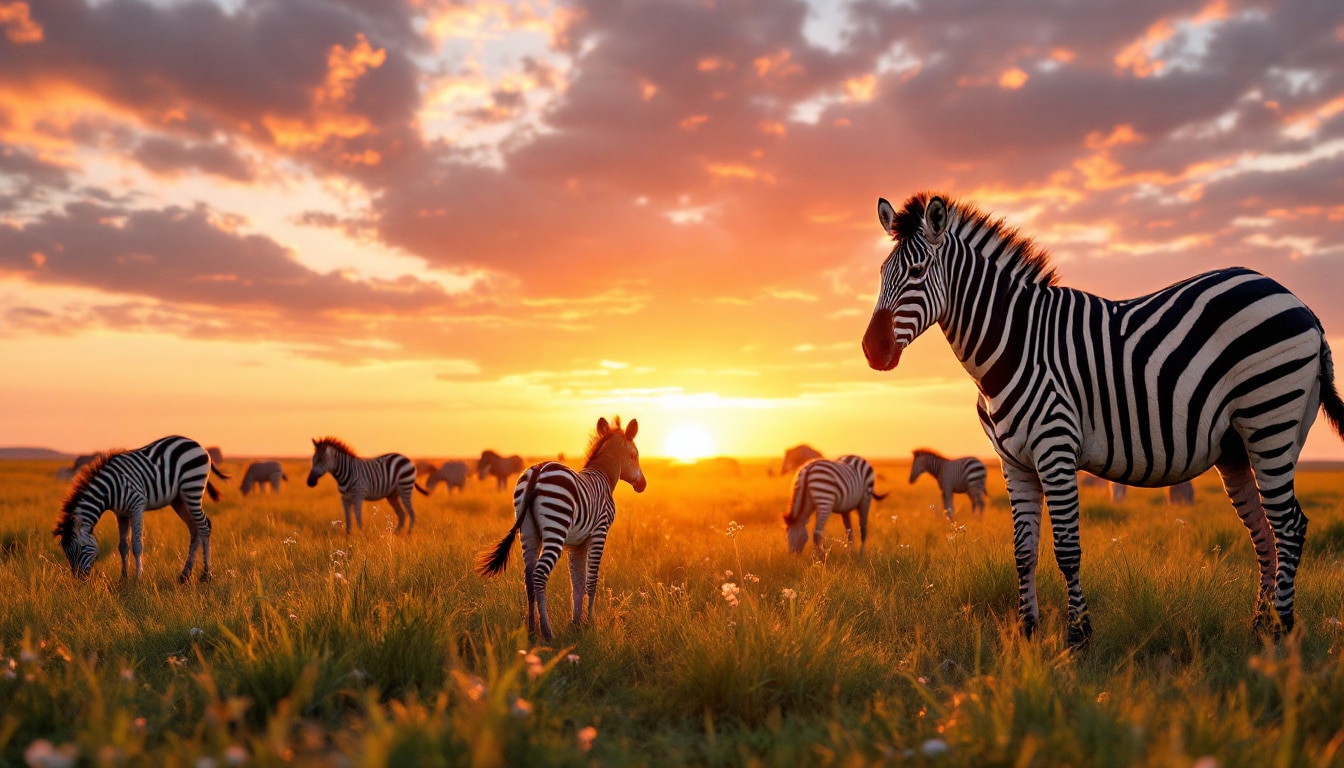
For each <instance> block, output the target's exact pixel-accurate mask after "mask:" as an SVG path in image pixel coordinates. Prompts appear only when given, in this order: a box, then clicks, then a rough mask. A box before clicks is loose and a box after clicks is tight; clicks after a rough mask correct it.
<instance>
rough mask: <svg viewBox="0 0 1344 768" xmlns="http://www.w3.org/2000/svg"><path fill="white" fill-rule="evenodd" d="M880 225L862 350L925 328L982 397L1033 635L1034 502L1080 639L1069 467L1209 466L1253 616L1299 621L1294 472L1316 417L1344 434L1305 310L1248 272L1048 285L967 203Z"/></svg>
mask: <svg viewBox="0 0 1344 768" xmlns="http://www.w3.org/2000/svg"><path fill="white" fill-rule="evenodd" d="M878 218H879V220H880V222H881V224H882V226H883V228H884V229H885V230H886V231H887V232H888V233H890V234H892V235H893V236H894V237H895V239H896V241H897V242H896V245H895V247H894V248H893V250H892V252H891V254H890V255H889V256H888V257H887V260H886V261H885V263H884V264H883V266H882V274H881V278H882V279H881V286H880V290H879V293H878V299H877V306H876V308H875V310H874V313H873V318H872V321H871V322H870V324H869V326H868V330H867V332H866V333H865V334H864V339H863V349H864V353H865V355H866V356H867V358H868V363H869V365H870V366H872V367H873V368H876V369H879V370H891V369H892V368H895V367H896V364H897V363H898V362H899V361H900V355H901V351H902V350H903V349H904V348H905V347H906V346H907V345H908V344H910V342H912V341H913V340H914V339H915V337H916V336H918V335H919V334H920V333H922V332H923V331H924V330H925V329H926V328H928V327H929V326H930V325H932V324H933V323H935V322H936V323H938V325H939V326H940V327H941V328H942V330H943V333H944V335H945V336H946V337H947V340H948V342H949V343H950V344H951V345H952V349H953V351H954V352H955V353H956V355H957V357H958V358H959V359H960V360H961V362H962V365H963V366H964V367H965V368H966V370H967V372H968V373H970V375H971V376H972V377H973V378H974V379H975V380H976V383H977V384H978V385H979V388H980V392H981V395H980V401H979V406H978V408H979V414H980V419H981V423H982V424H983V426H984V428H985V431H986V433H987V434H988V435H989V438H990V441H991V442H992V443H993V444H994V447H995V450H997V451H998V453H999V455H1000V457H1001V458H1002V460H1003V472H1004V478H1005V480H1006V481H1007V484H1008V494H1009V497H1010V499H1011V502H1012V506H1013V529H1014V542H1015V555H1016V559H1017V570H1018V578H1019V597H1020V600H1019V605H1020V618H1021V621H1022V625H1023V628H1024V629H1025V631H1026V632H1027V633H1028V634H1030V633H1031V632H1032V630H1033V629H1034V628H1035V626H1036V624H1037V622H1038V617H1039V612H1038V608H1037V604H1036V560H1037V550H1038V548H1039V536H1040V527H1041V509H1042V501H1043V500H1044V501H1045V503H1047V504H1049V507H1050V520H1051V525H1052V527H1053V533H1054V541H1055V554H1056V559H1057V561H1058V563H1059V567H1060V570H1061V571H1062V572H1063V574H1064V579H1065V582H1066V583H1067V586H1068V594H1069V624H1068V640H1069V643H1070V644H1071V645H1074V646H1077V645H1081V644H1083V643H1085V642H1086V641H1087V638H1088V637H1089V636H1090V633H1091V622H1090V619H1089V618H1088V613H1087V604H1086V602H1085V601H1084V599H1083V591H1082V586H1081V582H1080V581H1079V570H1080V565H1081V560H1082V550H1081V547H1080V544H1079V534H1078V485H1077V475H1076V472H1077V471H1078V470H1080V469H1081V470H1084V471H1087V472H1091V473H1093V474H1095V475H1097V476H1099V477H1103V478H1106V479H1108V480H1113V481H1117V482H1121V483H1126V484H1129V485H1141V486H1165V485H1171V484H1174V483H1178V482H1181V481H1184V480H1188V479H1190V478H1193V477H1195V476H1197V475H1199V474H1200V473H1202V472H1204V471H1205V470H1207V469H1209V468H1210V467H1216V468H1217V469H1218V471H1219V473H1220V474H1221V475H1222V478H1223V484H1224V486H1225V487H1226V489H1227V493H1228V496H1229V497H1231V499H1232V501H1233V504H1234V506H1235V507H1236V509H1237V513H1238V514H1239V515H1240V516H1241V519H1242V522H1243V523H1244V524H1245V525H1246V527H1247V528H1248V529H1250V531H1251V537H1252V541H1253V542H1254V544H1255V548H1256V554H1257V557H1258V559H1259V564H1260V571H1261V600H1262V604H1263V603H1266V602H1272V604H1273V607H1274V609H1275V612H1276V613H1277V620H1278V622H1279V623H1280V626H1282V627H1283V628H1291V627H1292V624H1293V601H1294V576H1295V575H1296V572H1297V564H1298V560H1299V558H1300V557H1301V553H1302V542H1303V538H1304V536H1305V534H1306V527H1307V518H1306V516H1305V515H1303V514H1302V509H1301V507H1300V506H1299V505H1298V502H1297V497H1296V494H1295V492H1294V485H1293V476H1294V467H1295V465H1296V462H1297V457H1298V454H1299V452H1300V451H1301V449H1302V444H1303V442H1304V440H1305V439H1306V436H1307V431H1308V429H1310V427H1311V424H1312V422H1313V420H1314V419H1315V417H1316V411H1317V409H1318V407H1320V406H1321V405H1324V407H1325V412H1326V416H1327V417H1328V419H1329V420H1330V422H1331V423H1332V426H1333V427H1334V428H1335V431H1336V432H1340V433H1341V434H1342V435H1344V430H1341V422H1342V421H1344V401H1341V400H1340V397H1339V394H1338V393H1337V392H1336V390H1335V385H1334V368H1333V365H1332V363H1331V359H1330V349H1329V347H1328V346H1327V345H1326V342H1325V335H1324V332H1323V331H1322V329H1321V325H1320V322H1319V321H1318V320H1317V319H1316V316H1315V315H1314V314H1312V312H1311V310H1310V309H1308V308H1307V307H1306V306H1305V305H1304V304H1303V303H1302V302H1301V301H1300V300H1299V299H1298V298H1297V297H1295V296H1294V295H1292V294H1291V293H1289V292H1288V290H1287V289H1285V288H1284V287H1283V286H1281V285H1279V284H1278V283H1276V282H1274V281H1273V280H1270V279H1269V278H1266V277H1264V276H1262V275H1259V274H1257V273H1255V272H1252V271H1250V270H1248V269H1242V268H1231V269H1223V270H1218V271H1215V272H1208V273H1205V274H1202V275H1196V276H1195V277H1191V278H1189V279H1187V280H1185V281H1183V282H1181V283H1178V284H1176V285H1173V286H1170V287H1168V288H1165V289H1163V290H1161V291H1158V292H1156V293H1153V294H1149V295H1147V296H1142V297H1139V298H1136V299H1130V300H1127V301H1108V300H1106V299H1103V298H1101V297H1098V296H1094V295H1091V294H1088V293H1084V292H1082V291H1077V290H1072V289H1068V288H1062V287H1059V286H1057V285H1055V275H1054V271H1053V270H1052V269H1051V268H1050V265H1049V262H1048V260H1047V258H1046V256H1045V255H1044V254H1043V253H1041V252H1040V251H1038V250H1037V249H1036V248H1035V247H1034V246H1033V245H1032V243H1031V241H1030V240H1028V239H1026V238H1024V237H1022V236H1020V235H1019V234H1018V233H1017V232H1015V231H1014V230H1011V229H1010V228H1008V227H1007V226H1006V225H1004V223H1003V222H1002V221H1001V220H993V219H991V218H990V216H988V215H986V214H983V213H981V212H979V211H976V210H975V209H974V208H972V207H970V206H967V205H958V204H950V203H948V202H947V201H946V200H944V199H943V198H941V197H928V196H925V195H918V196H915V197H913V198H911V199H910V200H908V201H907V202H906V204H905V205H904V207H903V209H902V210H900V211H897V210H896V209H894V208H893V207H892V206H891V205H890V204H889V203H887V201H885V200H882V201H879V204H878ZM1257 613H1258V612H1257Z"/></svg>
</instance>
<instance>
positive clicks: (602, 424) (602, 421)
mask: <svg viewBox="0 0 1344 768" xmlns="http://www.w3.org/2000/svg"><path fill="white" fill-rule="evenodd" d="M610 431H611V425H610V424H608V423H607V417H606V416H602V417H600V418H598V420H597V434H599V435H605V434H607V433H608V432H610Z"/></svg>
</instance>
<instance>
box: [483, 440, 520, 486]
mask: <svg viewBox="0 0 1344 768" xmlns="http://www.w3.org/2000/svg"><path fill="white" fill-rule="evenodd" d="M522 471H523V457H522V456H518V455H516V454H515V455H513V456H509V457H507V458H506V457H504V456H500V455H499V454H498V453H495V452H494V451H491V450H485V451H481V458H480V459H478V460H477V461H476V479H477V480H484V479H485V476H486V475H493V476H494V478H495V488H496V489H497V490H501V491H502V490H504V486H505V485H506V484H507V483H508V481H509V477H510V476H511V475H513V474H515V473H518V472H522Z"/></svg>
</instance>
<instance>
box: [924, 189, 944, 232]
mask: <svg viewBox="0 0 1344 768" xmlns="http://www.w3.org/2000/svg"><path fill="white" fill-rule="evenodd" d="M947 218H948V216H947V203H946V202H944V201H943V198H941V197H935V198H933V199H932V200H930V201H929V204H928V205H927V206H925V207H924V232H925V236H926V237H928V239H930V240H933V241H937V240H940V239H942V237H943V233H944V232H946V231H947Z"/></svg>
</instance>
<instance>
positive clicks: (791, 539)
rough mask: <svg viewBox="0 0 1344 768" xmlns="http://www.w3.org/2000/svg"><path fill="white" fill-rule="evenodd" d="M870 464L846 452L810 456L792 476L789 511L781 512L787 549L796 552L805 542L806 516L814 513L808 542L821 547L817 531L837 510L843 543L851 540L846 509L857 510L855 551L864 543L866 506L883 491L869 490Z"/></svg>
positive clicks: (851, 543)
mask: <svg viewBox="0 0 1344 768" xmlns="http://www.w3.org/2000/svg"><path fill="white" fill-rule="evenodd" d="M873 484H874V475H873V467H872V465H871V464H869V463H868V462H867V461H865V460H864V459H863V458H862V457H859V456H854V455H847V456H841V457H840V458H838V459H835V460H834V461H831V460H829V459H813V460H811V461H809V462H807V463H806V464H804V465H803V466H802V467H801V468H799V470H798V473H797V474H796V475H794V478H793V499H792V500H791V501H790V502H789V512H788V514H786V515H784V527H785V539H786V540H787V541H788V545H789V551H790V552H793V553H795V554H796V553H799V552H802V551H803V547H804V546H805V545H806V544H807V519H808V518H809V517H811V516H812V513H813V512H816V513H817V522H816V525H815V527H814V528H813V531H812V544H813V546H814V547H816V548H817V549H818V550H820V548H821V532H822V530H823V529H825V527H826V521H827V520H829V519H830V517H831V513H833V512H834V513H838V514H839V515H840V520H841V521H842V522H844V524H845V538H846V542H847V543H846V546H852V545H853V544H854V526H853V524H852V523H851V521H850V517H849V513H850V512H854V511H856V510H857V511H858V513H859V552H863V549H864V547H865V546H866V545H867V543H868V508H869V505H871V504H872V503H873V499H877V500H878V501H881V500H882V499H885V498H886V497H887V495H886V494H880V493H874V492H873Z"/></svg>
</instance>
